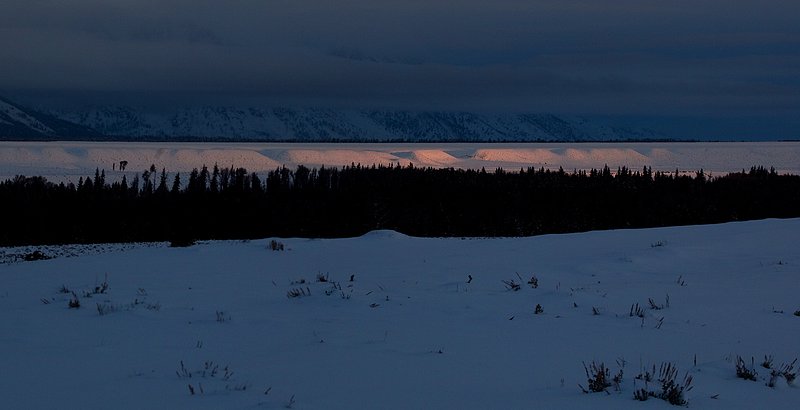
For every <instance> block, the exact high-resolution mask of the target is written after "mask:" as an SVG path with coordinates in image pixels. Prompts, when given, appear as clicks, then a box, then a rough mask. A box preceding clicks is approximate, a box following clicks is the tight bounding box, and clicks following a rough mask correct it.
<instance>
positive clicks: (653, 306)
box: [647, 298, 664, 310]
mask: <svg viewBox="0 0 800 410" xmlns="http://www.w3.org/2000/svg"><path fill="white" fill-rule="evenodd" d="M647 302H648V303H650V309H653V310H661V309H664V305H658V304H656V302H655V301H653V298H647Z"/></svg>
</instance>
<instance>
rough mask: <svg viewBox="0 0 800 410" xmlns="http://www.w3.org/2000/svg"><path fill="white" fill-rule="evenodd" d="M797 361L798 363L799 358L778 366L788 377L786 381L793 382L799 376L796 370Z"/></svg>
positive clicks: (781, 372)
mask: <svg viewBox="0 0 800 410" xmlns="http://www.w3.org/2000/svg"><path fill="white" fill-rule="evenodd" d="M795 363H797V359H794V360H792V362H791V363H784V364H782V365H781V367H779V368H778V372H780V374H781V375H783V378H784V379H786V383H792V382H794V379H795V378H797V372H796V371H795V370H794V365H795Z"/></svg>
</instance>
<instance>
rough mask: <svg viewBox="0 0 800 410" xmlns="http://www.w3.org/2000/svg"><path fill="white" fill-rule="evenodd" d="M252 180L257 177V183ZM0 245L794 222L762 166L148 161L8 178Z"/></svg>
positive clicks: (782, 179) (780, 189) (785, 194)
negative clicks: (53, 179) (257, 165)
mask: <svg viewBox="0 0 800 410" xmlns="http://www.w3.org/2000/svg"><path fill="white" fill-rule="evenodd" d="M262 178H263V179H262ZM0 202H2V203H3V208H4V210H6V212H5V214H6V215H8V216H9V217H8V218H7V221H6V222H5V223H4V227H3V228H4V229H2V230H1V231H0V246H14V245H29V244H64V243H101V242H135V241H169V242H171V243H172V245H173V246H186V245H189V244H191V243H192V241H194V240H207V239H245V238H263V237H348V236H358V235H362V234H364V233H366V232H368V231H371V230H375V229H392V230H395V231H398V232H402V233H404V234H408V235H413V236H462V237H466V236H480V237H486V236H529V235H540V234H548V233H565V232H581V231H589V230H602V229H617V228H646V227H658V226H676V225H694V224H707V223H721V222H729V221H740V220H753V219H763V218H789V217H798V216H800V176H797V175H778V174H777V173H776V172H775V171H774V170H768V169H765V168H762V167H759V168H752V169H750V171H749V172H745V171H743V172H739V173H732V174H728V175H726V176H720V177H714V178H709V177H707V176H706V175H705V174H704V173H703V172H702V171H700V172H698V173H697V174H696V175H695V176H687V175H677V174H672V173H670V174H666V173H660V172H655V173H653V172H652V171H651V170H650V169H649V168H644V169H642V170H640V171H632V170H629V169H625V168H621V169H618V170H617V171H616V172H612V171H611V170H610V169H609V168H608V167H605V168H604V169H601V170H592V171H588V172H585V171H579V172H576V173H567V172H563V171H549V170H544V169H539V170H537V169H533V168H530V169H526V170H520V172H513V173H512V172H506V171H504V170H502V169H498V170H496V171H495V172H486V171H484V170H457V169H432V168H414V167H399V166H395V167H391V166H390V167H384V166H372V167H364V166H359V165H354V166H350V167H345V168H342V169H337V168H320V169H309V168H306V167H303V166H300V167H298V168H297V169H295V170H290V169H288V168H278V169H276V170H274V171H271V172H269V173H268V174H267V175H266V176H264V175H262V176H259V175H257V174H255V173H248V172H247V170H245V169H243V168H230V169H219V168H217V167H216V166H215V167H214V168H213V170H209V169H208V168H206V167H203V168H202V169H201V170H194V171H192V172H191V173H190V174H189V175H180V174H169V173H167V172H166V170H164V169H162V170H161V171H160V172H159V171H157V170H156V169H155V167H151V168H150V169H149V170H145V171H144V172H143V173H142V174H140V175H136V176H135V177H134V178H133V179H132V180H130V181H128V180H126V179H123V180H121V181H117V182H114V183H108V182H106V178H105V173H104V172H102V171H100V170H98V171H97V172H96V173H95V175H94V177H87V178H82V179H81V180H80V181H79V183H78V184H77V185H74V184H63V183H62V184H54V183H50V182H48V181H47V180H45V179H44V178H42V177H24V176H18V177H15V178H14V179H10V180H6V181H5V182H3V183H0Z"/></svg>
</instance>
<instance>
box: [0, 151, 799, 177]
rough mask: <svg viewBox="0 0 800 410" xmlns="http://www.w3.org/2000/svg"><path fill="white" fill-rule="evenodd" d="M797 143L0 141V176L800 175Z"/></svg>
mask: <svg viewBox="0 0 800 410" xmlns="http://www.w3.org/2000/svg"><path fill="white" fill-rule="evenodd" d="M798 158H800V142H716V143H714V142H697V143H528V144H524V143H507V144H492V143H450V144H389V143H387V144H342V143H336V144H319V143H308V144H297V143H137V142H0V178H2V179H6V178H10V177H13V176H15V175H18V174H24V175H28V176H33V175H40V176H44V177H47V179H49V180H52V181H55V182H60V181H72V182H73V183H77V182H78V178H79V177H86V176H90V175H94V171H95V169H97V168H99V169H105V171H106V175H107V176H108V177H109V179H111V180H113V179H114V178H115V177H117V178H122V177H121V174H122V173H121V172H120V171H119V168H118V166H119V162H120V161H127V163H128V164H127V168H126V170H127V171H126V172H127V173H128V178H129V180H130V178H131V177H132V176H133V174H136V173H141V172H142V171H144V170H145V169H149V168H150V165H155V166H156V168H157V169H158V170H159V171H160V170H161V169H162V168H166V170H167V171H168V172H171V173H173V172H182V173H187V172H190V171H191V170H192V169H193V168H198V169H199V168H200V167H202V166H203V165H207V166H208V167H212V166H213V165H214V164H215V163H216V164H219V166H220V167H230V166H235V167H244V168H247V170H249V171H251V172H259V173H263V172H267V171H271V170H274V169H276V168H278V167H280V166H284V165H285V166H287V167H290V168H294V167H296V166H297V165H305V166H308V167H319V166H322V165H325V166H328V167H331V166H333V167H341V166H345V165H350V164H353V163H355V164H361V165H366V166H371V165H373V164H376V165H390V164H396V165H403V166H407V165H409V164H413V165H414V166H417V167H434V168H450V167H452V168H471V169H480V168H481V167H485V168H486V169H487V170H489V171H492V170H494V169H496V168H497V167H502V168H504V169H506V170H512V171H513V170H519V169H520V168H527V167H535V168H537V169H539V168H542V167H543V168H545V169H551V170H557V169H558V168H559V167H563V168H564V170H566V171H572V170H575V169H578V170H589V169H591V168H595V169H602V168H603V166H605V165H608V166H609V167H611V169H612V170H616V169H617V168H618V167H623V166H626V167H628V168H630V169H633V170H641V169H642V167H644V166H648V167H652V169H653V171H662V172H674V171H675V170H676V169H678V170H679V171H680V172H688V173H691V174H693V173H694V172H695V171H698V170H700V169H701V168H702V169H704V171H705V172H706V174H709V173H710V174H712V175H715V174H727V173H729V172H738V171H741V170H743V169H745V170H749V169H750V167H752V166H764V167H767V168H769V167H774V168H775V170H776V171H777V172H778V173H781V174H784V173H791V174H800V161H799V160H798Z"/></svg>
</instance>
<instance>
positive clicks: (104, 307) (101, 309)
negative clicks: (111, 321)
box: [97, 303, 119, 316]
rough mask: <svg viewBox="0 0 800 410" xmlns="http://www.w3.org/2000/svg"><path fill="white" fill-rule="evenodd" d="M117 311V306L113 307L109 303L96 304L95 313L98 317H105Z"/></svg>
mask: <svg viewBox="0 0 800 410" xmlns="http://www.w3.org/2000/svg"><path fill="white" fill-rule="evenodd" d="M117 310H119V306H115V305H112V304H110V303H97V313H98V314H99V315H100V316H105V315H108V314H110V313H114V312H116V311H117Z"/></svg>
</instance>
